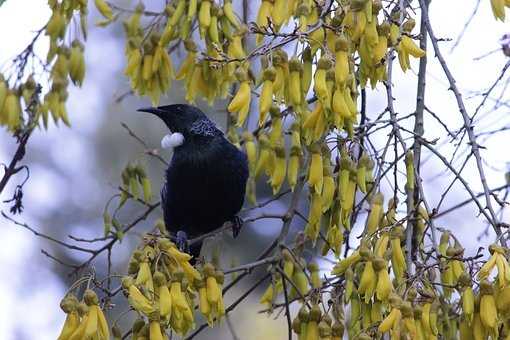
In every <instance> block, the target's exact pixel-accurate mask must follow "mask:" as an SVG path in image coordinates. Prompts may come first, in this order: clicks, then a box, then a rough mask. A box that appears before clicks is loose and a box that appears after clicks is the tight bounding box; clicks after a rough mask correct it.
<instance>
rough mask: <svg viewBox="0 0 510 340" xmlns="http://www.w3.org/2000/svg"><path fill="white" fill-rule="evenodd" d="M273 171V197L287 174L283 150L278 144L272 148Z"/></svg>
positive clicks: (271, 180)
mask: <svg viewBox="0 0 510 340" xmlns="http://www.w3.org/2000/svg"><path fill="white" fill-rule="evenodd" d="M273 150H274V155H275V159H274V169H273V172H272V174H271V179H270V182H271V186H272V187H273V195H276V194H277V193H278V192H279V191H280V188H281V186H282V184H283V181H284V180H285V175H286V173H287V161H286V158H285V149H284V148H283V146H282V145H281V144H280V143H277V144H276V145H275V146H274V148H273Z"/></svg>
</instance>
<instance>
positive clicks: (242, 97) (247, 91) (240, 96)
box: [227, 68, 251, 127]
mask: <svg viewBox="0 0 510 340" xmlns="http://www.w3.org/2000/svg"><path fill="white" fill-rule="evenodd" d="M236 77H237V79H238V80H239V83H240V85H239V89H238V90H237V93H236V95H235V96H234V98H233V99H232V101H231V102H230V104H229V105H228V107H227V110H228V112H231V113H234V112H237V113H238V116H237V123H236V125H237V126H238V127H241V126H243V125H244V122H245V121H246V117H248V112H249V111H250V102H251V87H250V82H249V80H248V75H247V73H246V71H245V70H244V69H242V68H239V69H237V71H236Z"/></svg>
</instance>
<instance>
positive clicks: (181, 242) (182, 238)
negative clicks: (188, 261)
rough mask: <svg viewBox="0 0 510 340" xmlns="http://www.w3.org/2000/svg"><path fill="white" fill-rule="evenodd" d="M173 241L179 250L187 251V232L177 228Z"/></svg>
mask: <svg viewBox="0 0 510 340" xmlns="http://www.w3.org/2000/svg"><path fill="white" fill-rule="evenodd" d="M175 243H176V245H177V248H178V249H179V250H180V251H183V252H185V253H189V244H188V234H186V232H184V231H182V230H179V231H178V232H177V234H176V235H175Z"/></svg>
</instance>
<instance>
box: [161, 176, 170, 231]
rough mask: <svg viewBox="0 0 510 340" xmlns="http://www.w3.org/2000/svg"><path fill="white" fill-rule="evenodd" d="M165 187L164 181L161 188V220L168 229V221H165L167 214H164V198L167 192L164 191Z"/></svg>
mask: <svg viewBox="0 0 510 340" xmlns="http://www.w3.org/2000/svg"><path fill="white" fill-rule="evenodd" d="M166 186H167V182H166V181H165V184H163V187H162V188H161V206H162V207H163V220H164V221H165V225H166V226H167V227H168V225H169V224H168V222H169V221H168V219H167V217H168V216H167V213H166V209H165V207H166V203H167V197H166V193H167V190H166Z"/></svg>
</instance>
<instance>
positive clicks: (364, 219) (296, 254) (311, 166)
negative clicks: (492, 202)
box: [0, 0, 510, 340]
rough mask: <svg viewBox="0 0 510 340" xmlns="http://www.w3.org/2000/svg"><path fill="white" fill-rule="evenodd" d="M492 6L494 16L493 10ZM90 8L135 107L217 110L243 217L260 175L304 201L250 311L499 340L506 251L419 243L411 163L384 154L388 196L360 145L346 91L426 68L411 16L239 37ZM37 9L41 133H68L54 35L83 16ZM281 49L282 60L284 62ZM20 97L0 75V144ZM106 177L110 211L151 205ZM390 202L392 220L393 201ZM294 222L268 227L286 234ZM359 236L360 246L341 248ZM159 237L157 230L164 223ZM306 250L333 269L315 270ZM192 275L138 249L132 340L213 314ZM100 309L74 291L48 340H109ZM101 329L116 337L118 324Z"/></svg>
mask: <svg viewBox="0 0 510 340" xmlns="http://www.w3.org/2000/svg"><path fill="white" fill-rule="evenodd" d="M326 4H328V6H326ZM491 4H492V8H493V12H494V15H495V16H496V18H498V19H500V20H504V17H505V7H508V6H509V3H508V1H503V0H491ZM95 5H96V7H97V9H98V10H99V12H100V14H101V15H102V16H103V17H104V20H103V21H102V22H100V23H99V25H101V26H105V25H108V24H111V23H113V22H115V21H116V20H117V19H118V18H122V23H123V28H124V33H125V37H126V40H125V56H126V66H125V69H124V74H125V75H126V77H127V78H128V79H129V83H130V86H131V89H132V90H133V92H134V93H136V94H137V95H140V96H147V97H149V98H150V99H151V100H152V102H153V103H154V104H157V103H158V102H159V101H160V98H161V96H163V95H165V94H166V93H168V91H169V90H170V87H171V84H172V83H173V82H174V81H179V82H182V87H183V88H184V91H185V93H184V95H185V100H186V101H188V102H190V103H196V102H197V101H200V100H204V101H206V102H207V103H208V104H210V105H212V104H214V103H217V102H218V101H219V100H223V101H222V102H221V103H223V104H224V107H225V108H226V112H228V116H229V117H228V118H229V119H228V128H227V132H226V136H227V137H228V138H229V139H230V141H231V142H232V143H233V144H234V145H236V146H237V147H239V148H242V149H244V151H245V152H246V155H247V158H248V166H249V174H250V176H249V179H248V184H247V198H248V201H249V202H250V203H251V204H253V205H256V204H257V195H256V192H255V188H256V184H257V181H258V180H260V179H261V178H263V179H264V180H265V181H266V182H267V184H268V186H270V187H271V192H272V193H273V195H275V196H276V195H279V194H283V193H282V192H283V191H284V190H286V189H287V188H288V189H289V190H290V191H291V192H293V193H296V192H297V193H300V192H301V190H303V191H302V192H303V194H302V197H306V198H307V203H308V205H307V208H308V209H307V211H306V212H305V213H303V214H301V213H300V218H302V219H303V220H304V221H305V226H304V227H303V230H300V231H299V232H300V233H299V237H300V238H302V240H300V241H299V242H296V245H295V247H291V246H283V245H282V244H281V247H280V248H279V250H278V251H276V255H274V258H275V260H274V261H270V263H269V264H268V265H267V269H268V270H269V272H270V275H269V276H270V277H271V282H270V283H269V284H268V285H267V286H265V291H264V292H263V293H262V295H261V297H260V300H259V302H260V303H261V304H263V306H264V308H265V310H267V311H269V312H272V311H273V310H275V309H276V308H279V306H281V303H282V299H285V300H284V301H285V303H294V302H296V303H298V304H300V308H299V311H298V312H297V313H295V312H289V313H291V314H292V313H293V315H292V317H291V316H290V315H289V320H291V319H292V324H291V326H292V331H293V332H294V333H295V334H296V335H297V338H298V339H300V340H316V339H317V340H337V339H343V338H344V336H348V338H350V339H382V338H385V339H386V338H390V339H419V340H421V339H423V340H425V339H427V340H432V339H443V338H444V339H457V338H460V339H476V340H478V339H489V338H491V339H499V338H508V339H510V307H509V306H510V285H509V283H510V267H509V264H508V249H507V248H506V247H505V246H503V245H496V244H494V245H492V246H491V247H490V248H489V255H490V256H488V259H487V260H484V259H480V258H479V257H477V258H466V257H465V255H464V248H463V247H462V245H461V244H460V242H459V240H458V239H456V238H455V237H454V235H452V234H451V233H450V232H449V231H447V230H445V229H439V230H444V231H443V232H442V234H441V237H440V240H439V243H438V244H436V240H435V239H434V238H431V239H432V240H431V241H430V244H429V242H428V239H427V238H428V237H429V235H430V233H427V231H429V230H430V229H429V228H432V224H433V218H434V215H433V214H434V213H435V212H434V211H429V210H428V209H429V208H428V206H427V204H426V202H424V201H423V202H422V201H419V202H414V198H415V196H416V197H419V196H420V195H414V194H415V193H416V191H417V190H418V189H417V188H418V184H417V183H419V177H418V176H417V173H416V172H417V169H415V155H414V153H413V151H412V150H407V148H406V147H404V149H405V150H404V153H403V154H402V156H403V157H402V158H397V157H396V156H395V160H394V162H395V164H394V169H395V170H394V173H395V178H396V181H397V177H398V178H399V179H402V183H401V184H400V183H398V185H397V183H395V192H394V194H393V197H389V196H390V194H389V193H387V192H384V193H383V191H384V190H383V188H382V185H381V179H382V176H384V174H381V171H382V170H383V169H384V164H381V162H382V163H384V160H381V159H380V158H379V157H377V155H375V154H374V150H373V148H368V147H367V144H366V143H364V142H363V141H362V140H361V139H362V137H361V138H360V135H359V134H358V131H361V130H363V129H365V128H368V126H370V124H369V123H370V122H369V123H367V122H366V120H365V118H366V117H365V116H364V115H361V113H362V112H364V111H363V109H364V107H363V106H360V105H359V104H358V102H359V101H360V97H362V96H361V95H360V94H362V93H364V92H365V91H366V90H367V87H371V88H372V89H378V88H384V87H385V86H386V87H387V88H388V91H389V89H390V88H391V86H392V84H388V79H389V78H390V77H389V73H388V71H389V68H388V65H389V63H390V62H392V61H391V58H393V56H395V62H397V59H398V63H399V65H400V68H401V70H402V71H403V72H404V73H407V74H409V73H410V72H407V71H409V70H411V69H412V68H413V67H414V63H415V62H416V60H415V59H420V58H423V57H425V56H426V51H424V50H423V49H421V48H420V47H419V46H418V44H417V43H416V42H415V39H416V32H414V33H413V31H414V29H415V26H416V25H415V19H414V18H413V16H414V12H413V11H411V10H409V11H408V10H407V9H406V8H400V7H399V5H398V4H396V3H394V2H388V3H387V4H386V3H385V2H383V1H380V0H338V1H331V2H324V1H313V0H291V1H283V0H262V1H260V3H259V5H258V7H257V8H256V9H257V13H256V16H255V19H254V20H255V22H254V23H249V24H250V25H248V23H242V20H241V17H243V16H242V15H240V13H237V12H236V10H235V8H236V6H234V4H233V2H232V1H231V0H224V1H214V0H172V1H167V2H165V3H164V5H162V8H161V9H160V11H159V12H153V11H150V12H149V11H146V9H145V6H144V5H143V3H142V2H139V3H138V4H137V6H136V7H135V8H134V9H132V10H128V11H120V10H118V9H116V8H113V9H112V7H110V5H109V4H108V3H107V2H105V1H103V0H95ZM50 7H51V8H52V16H51V18H50V21H49V22H48V25H47V27H46V29H45V33H46V34H47V35H48V36H49V37H50V51H49V53H48V62H49V63H51V74H50V75H51V87H50V89H49V91H48V92H47V93H46V95H45V97H44V101H43V103H42V104H41V109H40V112H41V116H42V117H43V121H44V124H46V122H47V120H48V118H47V117H48V113H50V112H51V114H52V115H53V118H54V119H55V120H62V121H64V122H65V123H68V118H67V113H66V111H65V106H64V103H65V100H66V98H67V86H68V83H69V80H70V81H71V82H73V83H74V84H76V85H77V86H80V85H81V84H82V82H83V79H84V71H85V68H84V60H83V44H82V42H81V41H80V40H78V39H75V40H73V41H72V42H71V44H70V45H66V44H65V43H64V39H63V38H64V36H65V35H66V25H68V23H69V21H70V19H71V17H72V15H73V11H80V14H81V17H83V14H84V13H86V3H85V4H84V3H83V1H60V2H59V1H50ZM117 11H118V12H117ZM149 19H150V20H149ZM83 27H85V26H84V24H83V23H82V29H83V32H84V33H85V32H86V31H85V28H83ZM290 43H292V44H295V45H292V46H293V47H294V48H287V47H288V46H286V45H287V44H290ZM174 65H175V68H174ZM35 88H36V83H35V80H34V79H33V78H30V77H29V78H27V79H26V81H25V82H23V84H13V82H12V81H10V80H9V79H5V78H4V77H3V76H2V77H0V124H2V125H6V126H8V127H9V129H11V130H12V131H15V130H16V128H17V127H19V126H20V125H21V124H22V117H23V116H22V114H21V112H22V107H23V102H24V103H25V105H27V104H28V102H29V100H30V98H31V96H32V94H33V93H34V91H35ZM365 93H366V92H365ZM362 98H363V97H362ZM363 122H364V123H363ZM376 164H377V166H376ZM400 174H402V176H400ZM404 176H405V178H404ZM121 178H122V184H121V190H120V198H119V207H121V206H122V205H123V204H124V202H126V201H127V200H128V199H135V200H138V201H139V202H141V203H143V204H146V205H150V202H151V198H152V188H151V182H150V180H149V179H148V177H147V175H146V172H145V170H144V168H143V166H141V165H140V164H137V163H130V164H128V165H127V166H126V167H125V169H124V170H123V172H122V176H121ZM398 186H400V188H399V187H398ZM402 188H405V193H403V195H406V196H407V197H406V198H407V202H406V203H407V205H406V207H407V211H406V213H405V214H404V213H402V211H403V209H402V208H403V204H402V203H400V202H399V201H398V196H399V194H398V191H399V190H400V191H401V192H402V190H401V189H402ZM295 210H296V209H294V210H292V209H291V210H290V211H289V213H288V214H287V215H285V216H284V217H282V220H283V221H284V223H286V222H287V218H289V215H292V216H293V214H297V213H298V212H297V211H295ZM113 215H114V216H113V217H112V216H110V214H109V213H108V211H107V209H105V213H104V224H105V237H116V238H117V239H119V240H120V239H121V238H122V231H123V229H122V226H121V225H120V224H119V222H118V221H117V219H116V217H115V214H113ZM111 227H114V228H115V231H116V233H114V234H113V233H111ZM358 227H359V230H362V232H361V233H360V234H359V235H356V237H357V242H358V243H359V245H357V246H355V247H354V248H352V242H350V241H352V240H353V237H352V236H353V235H351V233H352V232H354V231H355V230H358ZM156 229H159V230H160V232H161V234H162V235H164V234H165V233H166V232H165V230H164V224H163V223H162V222H158V224H157V228H156ZM409 231H412V233H409ZM411 235H412V237H410V236H411ZM426 239H427V241H426ZM279 241H281V240H279ZM304 247H307V249H306V252H305V251H304V249H303V248H304ZM319 247H320V248H319ZM319 253H320V254H321V255H322V256H324V257H327V261H332V262H333V264H332V266H330V267H331V268H329V269H324V270H322V262H321V261H319V260H318V258H316V255H318V254H319ZM305 254H306V255H305ZM309 254H311V255H312V256H311V258H310V256H308V255H309ZM484 255H487V254H484ZM417 259H418V260H417ZM264 261H265V260H263V262H264ZM192 263H193V259H192V258H191V256H190V255H189V254H186V253H184V252H182V251H180V250H179V249H178V248H177V247H176V245H175V244H174V243H172V241H170V240H169V239H167V238H165V237H163V236H154V235H152V234H148V235H145V236H144V238H143V243H142V244H141V245H140V246H139V247H138V248H137V249H136V250H134V251H133V253H132V256H131V259H130V261H129V267H128V273H127V275H126V276H125V277H124V278H123V279H122V292H123V293H124V295H125V296H126V298H127V300H128V302H129V305H130V308H131V309H132V310H133V311H134V313H135V314H136V315H137V319H136V320H135V321H134V322H133V326H132V330H131V331H132V338H133V339H151V340H159V339H163V338H165V337H166V335H167V334H168V333H170V332H173V333H175V334H178V335H179V336H184V335H185V334H188V333H189V332H190V331H191V330H192V329H194V328H195V326H196V320H197V319H196V315H195V310H196V311H197V313H200V314H201V315H202V316H203V318H204V319H205V320H206V321H207V324H208V325H209V326H211V327H212V326H214V325H216V324H217V323H218V322H219V321H220V320H221V318H222V317H223V316H224V315H225V313H226V311H225V305H224V301H223V294H222V285H223V283H224V280H225V278H224V273H223V272H222V271H221V270H219V269H218V268H217V267H215V265H213V264H212V263H206V264H201V263H199V264H196V265H193V264H192ZM264 264H267V263H264ZM257 265H260V263H259V264H257ZM475 273H477V274H476V275H475V277H472V276H473V275H474V274H475ZM97 300H98V299H97V296H95V294H94V293H93V292H91V291H88V290H87V292H86V293H85V295H84V297H83V302H82V303H80V302H78V300H77V299H76V298H75V297H73V296H72V295H68V296H66V297H65V298H64V300H63V303H62V309H63V310H64V312H65V313H66V314H67V319H66V322H65V325H64V328H63V330H62V334H61V337H60V338H61V339H81V338H87V337H88V338H99V339H102V338H107V337H108V336H109V335H108V333H107V332H108V327H107V325H106V321H105V318H104V315H103V314H102V312H101V309H100V308H99V307H98V301H97ZM344 311H345V312H344ZM105 325H106V326H105ZM105 327H106V328H105ZM112 333H114V335H115V334H118V333H119V331H118V329H117V328H116V326H114V327H113V328H112ZM115 336H117V335H115Z"/></svg>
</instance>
